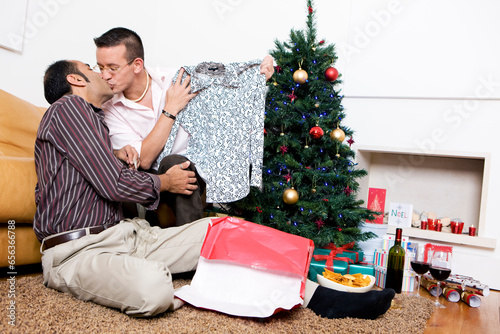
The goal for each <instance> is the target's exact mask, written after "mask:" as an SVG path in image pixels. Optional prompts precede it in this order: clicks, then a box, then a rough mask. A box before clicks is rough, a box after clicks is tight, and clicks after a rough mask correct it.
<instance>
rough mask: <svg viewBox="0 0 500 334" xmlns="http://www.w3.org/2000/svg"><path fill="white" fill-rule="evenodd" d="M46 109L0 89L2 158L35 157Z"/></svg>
mask: <svg viewBox="0 0 500 334" xmlns="http://www.w3.org/2000/svg"><path fill="white" fill-rule="evenodd" d="M45 109H46V108H41V107H37V106H35V105H33V104H31V103H29V102H27V101H24V100H22V99H20V98H18V97H16V96H14V95H12V94H9V93H7V92H5V91H3V90H1V89H0V156H14V157H33V154H34V149H35V138H36V133H37V131H38V125H39V124H40V120H41V119H42V116H43V113H44V112H45Z"/></svg>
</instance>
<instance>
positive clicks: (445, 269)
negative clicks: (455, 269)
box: [429, 250, 451, 308]
mask: <svg viewBox="0 0 500 334" xmlns="http://www.w3.org/2000/svg"><path fill="white" fill-rule="evenodd" d="M429 271H430V272H431V275H432V277H434V279H435V280H436V281H437V285H438V287H439V286H440V285H441V281H444V280H445V279H447V278H448V277H449V276H450V274H451V253H448V252H445V251H442V250H436V251H434V252H433V254H432V259H431V265H430V267H429ZM434 306H436V307H439V308H445V307H446V306H444V305H443V304H441V303H440V302H439V295H438V296H437V297H436V301H435V302H434Z"/></svg>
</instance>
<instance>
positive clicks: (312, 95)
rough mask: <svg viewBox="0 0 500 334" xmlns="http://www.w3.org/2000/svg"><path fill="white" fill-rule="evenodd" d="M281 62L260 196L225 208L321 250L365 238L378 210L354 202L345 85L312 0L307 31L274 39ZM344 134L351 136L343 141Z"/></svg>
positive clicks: (272, 87) (273, 86)
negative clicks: (319, 31)
mask: <svg viewBox="0 0 500 334" xmlns="http://www.w3.org/2000/svg"><path fill="white" fill-rule="evenodd" d="M275 45H276V49H275V50H273V51H271V52H270V54H271V55H272V56H273V58H274V59H275V61H276V64H277V66H276V67H275V73H274V75H273V77H272V79H271V80H270V82H269V91H268V93H267V97H266V118H265V130H264V131H265V139H264V166H263V189H262V191H261V190H259V189H256V188H252V190H251V192H250V194H249V195H248V196H247V197H245V198H244V199H242V200H239V201H237V202H233V203H229V204H225V205H223V206H222V208H223V209H224V210H223V211H224V212H226V213H228V214H231V215H235V216H239V217H243V218H244V219H246V220H249V221H252V222H255V223H259V224H264V225H267V226H271V227H274V228H277V229H279V230H282V231H285V232H289V233H292V234H296V235H300V236H303V237H306V238H309V239H312V240H313V241H314V243H315V245H316V246H317V247H321V246H324V245H326V244H328V243H330V242H333V243H335V245H337V246H341V245H343V244H346V243H349V242H351V241H364V240H367V239H369V238H371V237H374V236H375V235H374V234H373V233H371V232H362V231H361V230H360V228H359V225H360V223H361V222H363V221H365V220H367V219H368V220H373V219H374V214H375V212H373V211H370V210H368V209H366V208H363V207H361V205H362V204H363V201H361V200H357V199H356V196H355V195H356V191H357V189H358V186H359V184H358V182H357V181H356V179H357V178H360V177H363V176H365V175H366V174H367V173H366V171H365V170H362V169H357V168H356V164H355V163H354V162H353V159H354V155H355V153H354V151H353V150H351V144H352V143H353V142H354V141H353V140H352V134H353V132H352V130H351V129H349V128H348V127H347V126H345V125H343V124H342V121H343V120H344V117H345V114H344V109H343V107H342V104H341V102H342V96H341V95H340V93H339V91H337V90H336V89H335V86H336V85H338V84H339V83H340V82H341V81H340V80H339V77H340V76H339V74H338V71H337V70H336V69H335V68H334V67H333V66H334V65H335V61H336V59H337V57H336V54H335V48H334V45H328V44H327V43H325V41H324V40H320V41H317V39H316V27H315V12H314V6H313V1H311V0H309V1H307V29H306V31H305V32H304V31H296V30H293V29H292V31H291V33H290V40H289V41H288V42H284V43H282V42H279V41H277V40H276V41H275ZM346 136H347V137H349V138H350V139H349V140H347V143H344V141H345V139H346Z"/></svg>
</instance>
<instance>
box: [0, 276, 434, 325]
mask: <svg viewBox="0 0 500 334" xmlns="http://www.w3.org/2000/svg"><path fill="white" fill-rule="evenodd" d="M11 282H15V284H11ZM185 284H189V280H188V279H177V280H175V281H174V286H175V287H176V288H178V287H180V286H182V285H185ZM0 300H1V307H0V319H1V320H0V333H175V334H180V333H266V334H268V333H423V332H424V330H425V326H426V322H427V320H428V319H429V318H430V317H431V314H432V312H433V305H432V301H430V300H427V299H426V298H416V297H412V296H409V295H405V294H399V295H396V298H395V300H394V302H393V306H392V307H391V308H390V309H389V311H387V312H386V314H384V315H383V316H380V317H379V318H377V319H376V320H361V319H353V318H346V319H333V320H330V319H326V318H321V317H319V316H317V315H316V314H314V312H312V311H311V310H309V309H307V308H306V309H303V308H298V309H294V310H292V311H285V312H280V313H278V314H275V315H274V316H272V317H270V318H267V319H254V318H243V317H232V316H228V315H224V314H220V313H217V312H213V311H208V310H202V309H197V308H195V307H192V306H190V305H186V306H183V307H182V308H180V309H179V310H177V311H175V312H167V313H164V314H162V315H160V316H157V317H154V318H149V319H138V318H132V317H129V316H127V315H125V314H123V313H121V312H119V311H117V310H114V309H109V308H106V307H103V306H100V305H97V304H95V303H92V302H84V301H81V300H77V299H76V298H74V297H73V296H71V295H69V294H66V293H61V292H58V291H55V290H52V289H49V288H46V287H45V286H44V285H43V283H42V276H41V275H35V276H28V277H20V278H16V280H15V281H8V280H2V281H0ZM13 302H15V304H13ZM11 305H15V307H12V306H11ZM13 317H14V319H15V322H11V319H13Z"/></svg>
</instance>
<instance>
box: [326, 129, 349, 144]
mask: <svg viewBox="0 0 500 334" xmlns="http://www.w3.org/2000/svg"><path fill="white" fill-rule="evenodd" d="M330 138H332V140H338V141H339V142H343V141H344V139H345V133H344V131H342V129H335V130H333V131H332V132H330Z"/></svg>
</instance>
